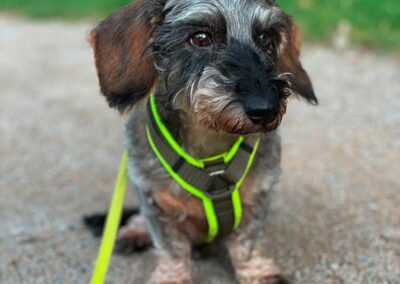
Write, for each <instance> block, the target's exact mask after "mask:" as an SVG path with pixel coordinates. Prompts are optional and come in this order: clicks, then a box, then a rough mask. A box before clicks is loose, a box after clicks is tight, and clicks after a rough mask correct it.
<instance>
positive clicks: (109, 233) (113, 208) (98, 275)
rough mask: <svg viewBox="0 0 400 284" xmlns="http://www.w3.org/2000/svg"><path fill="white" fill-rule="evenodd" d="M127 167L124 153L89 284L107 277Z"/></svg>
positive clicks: (96, 283) (97, 282) (119, 218)
mask: <svg viewBox="0 0 400 284" xmlns="http://www.w3.org/2000/svg"><path fill="white" fill-rule="evenodd" d="M127 167H128V154H127V152H126V151H124V152H123V154H122V158H121V165H120V167H119V172H118V177H117V181H116V183H115V187H114V195H113V198H112V201H111V205H110V209H109V212H108V215H107V220H106V226H105V228H104V232H103V237H102V241H101V246H100V250H99V254H98V256H97V261H96V267H95V270H94V272H93V275H92V279H91V281H90V283H91V284H103V283H104V280H105V278H106V275H107V270H108V266H109V263H110V259H111V255H112V252H113V249H114V243H115V238H116V236H117V231H118V227H119V223H120V221H121V213H122V207H123V204H124V197H125V191H126V187H127V184H128V171H127Z"/></svg>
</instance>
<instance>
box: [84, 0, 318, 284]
mask: <svg viewBox="0 0 400 284" xmlns="http://www.w3.org/2000/svg"><path fill="white" fill-rule="evenodd" d="M89 42H90V44H91V46H92V48H93V50H94V58H95V63H96V67H97V71H98V77H99V82H100V87H101V92H102V94H103V95H104V96H105V97H106V99H107V101H108V103H109V105H110V106H111V107H113V108H116V109H117V110H119V111H120V112H121V113H125V112H129V119H128V122H127V124H126V135H125V138H126V139H125V146H126V149H127V151H128V157H129V162H128V168H129V176H130V179H131V181H132V183H133V185H134V188H135V190H136V192H137V195H138V197H139V201H140V214H138V215H135V216H132V217H131V220H130V221H129V223H128V224H127V225H126V226H125V227H124V228H122V229H121V230H120V232H119V240H120V241H124V240H125V241H129V243H130V244H131V245H132V246H134V247H136V248H143V247H146V246H150V245H153V246H154V247H155V249H156V252H157V265H156V268H155V270H154V271H153V272H152V275H151V276H150V279H149V283H153V284H155V283H158V284H161V283H165V284H166V283H192V278H191V262H192V260H191V251H192V247H193V245H201V244H204V243H205V242H208V241H207V236H208V235H209V233H210V227H211V221H210V220H211V219H212V218H214V217H215V216H217V215H218V214H217V213H218V212H217V213H216V214H214V215H212V214H211V215H210V216H211V217H210V216H208V215H207V214H206V212H205V205H204V204H203V203H202V200H200V199H199V198H198V196H195V195H194V194H193V193H191V192H188V191H187V190H184V189H183V188H182V184H180V183H179V182H177V180H178V179H177V178H173V176H172V175H171V172H169V171H172V170H173V169H172V170H171V169H169V171H168V170H167V168H168V163H167V162H165V161H164V164H163V163H162V162H161V160H160V157H159V156H160V155H158V156H157V153H156V152H157V146H154V145H151V143H149V141H150V140H149V139H151V135H150V134H149V133H151V131H150V130H149V126H148V125H149V123H150V124H151V123H152V122H149V121H151V120H154V119H156V120H157V117H158V116H159V120H160V121H162V124H163V125H164V126H165V128H166V129H167V131H168V133H170V135H171V137H173V139H174V140H175V142H176V144H178V145H179V146H178V147H180V149H181V151H182V152H185V153H187V155H188V156H190V157H193V159H204V158H207V157H210V156H216V155H218V154H220V153H226V152H227V151H229V150H230V149H232V147H233V145H235V144H236V143H237V141H238V139H239V137H243V139H244V140H242V142H241V143H245V142H243V141H250V140H251V139H253V140H251V141H253V144H252V145H250V146H249V145H247V144H242V146H240V147H239V148H241V149H244V151H243V153H245V152H246V151H245V150H246V148H250V150H251V151H254V149H255V147H256V146H257V150H256V153H255V155H254V156H253V160H252V162H251V166H250V163H249V169H247V170H248V172H247V173H246V178H245V179H244V180H242V181H241V182H242V184H241V186H240V188H239V189H238V194H239V197H240V204H239V205H240V207H238V208H240V210H239V209H237V210H236V209H232V208H231V207H232V206H233V205H232V203H231V202H230V201H229V200H228V205H227V206H228V207H229V206H231V207H229V210H227V211H226V212H230V213H229V214H230V215H229V214H228V215H226V214H225V215H223V214H222V215H223V216H228V217H227V219H224V218H225V217H224V218H223V217H221V216H222V215H221V216H219V215H218V216H217V217H215V218H217V224H218V225H219V226H220V227H221V228H225V227H226V226H225V225H226V224H225V223H224V222H225V221H224V220H231V221H232V218H233V217H232V218H230V217H231V215H232V214H233V213H232V212H233V211H235V212H234V214H236V213H238V212H239V213H241V214H242V215H241V218H240V222H236V221H237V220H238V219H235V224H236V225H235V228H233V229H232V230H228V231H226V230H225V232H224V233H223V234H221V235H217V236H216V235H215V234H214V236H213V237H215V239H216V240H218V242H219V243H221V244H223V248H226V250H227V252H228V254H229V256H230V258H231V262H232V264H233V267H234V269H235V273H236V277H237V279H238V281H239V282H240V283H241V284H263V283H289V280H287V279H285V278H284V277H283V276H282V275H283V273H282V272H281V271H280V269H279V268H278V267H277V266H276V265H275V264H274V262H273V260H271V259H270V258H268V256H267V255H265V254H264V249H263V246H264V241H265V238H266V236H265V222H264V221H265V218H266V216H267V211H268V204H269V195H270V192H271V189H272V188H273V187H274V186H275V185H276V184H277V182H278V180H279V176H280V172H281V169H280V160H281V142H280V137H279V134H278V132H277V131H276V128H278V126H279V125H280V123H281V121H282V118H283V116H284V114H285V112H286V108H287V104H288V99H289V97H291V96H295V97H300V98H304V99H305V100H306V101H307V102H309V103H311V104H317V102H318V101H317V98H316V96H315V94H314V91H313V86H312V83H311V81H310V78H309V76H308V75H307V73H306V71H305V70H304V69H303V67H302V65H301V62H300V59H299V55H300V36H299V31H298V28H297V26H296V25H295V24H294V22H293V20H292V18H291V17H290V16H289V15H288V14H286V13H285V12H284V11H283V10H282V9H281V8H280V7H279V5H278V4H277V3H276V2H275V1H273V0H137V1H136V2H134V3H133V4H131V5H129V6H126V7H124V8H122V9H120V10H118V11H116V12H114V13H113V14H112V15H111V16H109V17H108V18H107V19H106V20H104V21H103V22H101V23H100V24H99V25H98V26H97V27H96V28H95V29H94V30H93V31H92V32H91V33H90V36H89ZM150 94H153V95H150ZM151 99H152V100H153V105H150V102H149V101H150V100H151ZM152 107H154V108H157V113H153V114H152V110H151V108H152ZM153 116H154V117H153ZM157 123H158V122H157ZM157 123H156V124H155V125H153V126H152V127H153V128H156V130H155V132H158V130H159V129H158V128H159V126H158V125H157ZM149 135H150V136H149ZM154 135H158V134H157V133H156V134H154ZM157 139H159V140H160V139H161V140H162V139H163V136H162V135H161V138H157ZM247 139H250V140H247ZM153 142H154V141H153ZM175 142H174V143H175ZM154 143H155V142H154ZM154 143H153V144H154ZM159 143H161V144H162V145H164V146H165V147H167V148H170V146H169V143H170V142H168V141H167V142H165V141H163V142H159ZM246 143H247V142H246ZM245 146H246V147H245ZM171 149H172V148H171ZM171 149H169V150H168V151H171ZM247 150H248V149H247ZM160 151H161V150H160ZM251 151H250V152H251ZM172 152H173V151H172ZM159 154H160V153H159ZM185 155H186V154H185ZM161 156H162V153H161ZM179 161H180V163H181V164H184V163H186V164H188V163H189V162H187V161H185V160H184V159H182V158H179ZM188 161H190V160H189V159H188ZM245 162H246V163H247V162H249V159H246V160H245ZM232 163H233V162H232ZM165 164H167V165H165ZM236 164H237V165H238V166H239V167H241V168H243V166H242V165H239V162H236ZM242 164H243V161H242ZM170 166H171V167H172V165H170ZM175 166H176V165H174V167H175ZM188 167H192V168H194V166H193V165H188ZM193 170H194V171H197V169H193ZM242 172H243V170H242ZM242 172H241V173H242ZM196 173H197V172H196ZM201 174H204V172H201V173H199V175H201ZM206 174H207V173H206ZM214 174H215V175H221V179H220V181H226V176H223V175H224V169H223V170H222V171H214V172H212V173H209V176H207V175H206V177H205V178H204V179H205V180H206V181H208V179H211V178H212V176H213V175H214ZM195 181H196V182H197V181H198V182H201V180H199V179H197V180H196V179H195ZM235 182H236V181H232V180H231V181H230V182H227V184H228V185H227V187H229V186H231V185H232V184H235ZM232 194H233V193H232ZM211 197H212V198H214V197H215V195H214V196H213V195H211ZM236 197H237V196H236ZM215 200H217V199H216V198H215ZM215 200H214V201H215ZM226 200H227V199H225V201H226ZM215 202H216V201H215ZM215 204H216V203H215ZM215 204H214V206H215V208H216V207H217V205H215ZM236 205H237V204H236ZM239 205H237V206H239ZM215 208H214V209H215ZM235 208H236V207H235ZM215 211H218V210H217V209H215ZM214 213H215V212H214ZM239 213H238V214H239ZM238 214H236V215H237V216H238ZM236 215H235V218H236V217H237V216H236ZM213 216H214V217H213ZM208 217H210V218H209V219H208ZM214 221H215V220H214ZM231 221H229V222H231ZM227 222H228V221H227ZM214 225H215V224H214ZM230 225H232V224H230ZM221 230H222V229H221ZM214 233H215V232H214Z"/></svg>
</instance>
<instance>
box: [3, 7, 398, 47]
mask: <svg viewBox="0 0 400 284" xmlns="http://www.w3.org/2000/svg"><path fill="white" fill-rule="evenodd" d="M130 2H131V1H130V0H68V1H59V0H58V1H57V0H0V10H3V11H11V12H12V13H18V14H23V15H26V16H28V17H32V18H55V17H61V18H64V19H69V20H71V19H72V20H74V19H79V18H93V19H99V18H102V17H105V16H106V15H108V14H109V13H110V12H111V11H113V10H115V9H117V8H118V7H120V6H123V5H126V4H128V3H130ZM278 3H279V4H280V5H281V6H282V7H283V8H284V9H285V10H286V11H287V12H289V13H290V14H292V15H293V16H294V17H295V19H296V21H297V22H298V23H299V24H300V26H301V27H302V29H303V33H304V37H305V39H306V40H307V41H309V42H323V43H331V42H335V41H336V38H337V37H343V36H344V37H348V40H349V41H350V42H351V43H353V44H357V45H360V46H365V47H371V48H374V49H377V50H383V51H389V52H395V53H397V54H398V53H400V51H399V50H400V0H380V1H379V0H280V1H278ZM346 34H348V36H347V35H346ZM343 40H344V41H346V40H347V39H342V41H343ZM340 41H341V39H339V44H340Z"/></svg>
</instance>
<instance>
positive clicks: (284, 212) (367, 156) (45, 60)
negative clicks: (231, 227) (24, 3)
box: [0, 16, 400, 284]
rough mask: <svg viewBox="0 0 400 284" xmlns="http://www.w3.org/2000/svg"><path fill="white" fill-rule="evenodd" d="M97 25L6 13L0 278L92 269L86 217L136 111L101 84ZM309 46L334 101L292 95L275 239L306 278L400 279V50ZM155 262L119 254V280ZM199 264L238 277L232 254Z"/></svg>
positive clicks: (321, 86) (2, 25)
mask: <svg viewBox="0 0 400 284" xmlns="http://www.w3.org/2000/svg"><path fill="white" fill-rule="evenodd" d="M92 25H93V24H92V23H84V22H81V23H63V22H27V21H24V20H16V19H13V18H10V17H7V16H0V66H1V68H0V137H1V140H0V141H1V143H0V193H1V195H0V196H1V197H0V224H1V231H0V283H3V284H11V283H12V284H14V283H52V284H53V283H87V282H88V280H89V278H90V274H91V270H92V265H93V262H94V260H95V258H96V254H97V250H98V247H99V240H95V239H93V237H92V236H91V235H90V234H89V233H88V232H87V231H86V230H85V229H84V228H83V226H82V225H81V222H80V220H81V217H82V215H84V214H87V213H91V212H96V211H103V210H105V209H106V208H107V207H108V202H109V199H110V195H111V191H112V188H113V183H114V178H115V175H116V171H117V167H118V163H119V156H120V153H121V150H122V142H121V141H122V129H123V127H122V126H123V122H124V118H123V117H119V116H118V115H117V113H115V112H114V111H112V110H110V109H108V108H107V106H106V104H105V103H104V100H103V98H102V97H101V96H100V95H99V94H98V84H97V78H96V75H95V70H94V67H93V62H92V55H91V51H90V49H89V47H88V45H87V44H86V42H85V37H86V35H87V33H88V31H89V29H90V26H92ZM303 56H304V63H305V66H306V67H307V69H308V70H309V72H310V74H311V77H312V78H313V81H314V84H315V89H316V93H317V95H318V96H319V98H320V102H321V104H320V106H319V107H312V106H308V105H306V104H304V103H302V102H299V101H292V102H291V104H290V105H289V109H288V114H287V116H286V118H285V120H284V123H283V125H282V127H281V132H282V136H283V140H284V156H283V169H284V174H283V177H282V181H281V183H280V186H279V188H278V190H277V191H276V192H275V197H274V202H273V205H272V210H271V214H270V218H269V220H268V223H269V224H268V226H267V230H268V232H269V244H268V247H266V251H267V252H268V253H269V255H270V256H271V257H274V258H275V259H276V261H277V263H279V264H280V265H281V266H282V267H283V268H284V269H285V271H287V272H288V273H289V274H292V275H293V278H294V280H295V283H307V284H309V283H318V284H320V283H349V284H354V283H360V284H361V283H362V284H365V283H377V284H381V283H392V284H394V283H400V210H399V205H400V195H399V190H400V178H399V165H400V139H399V138H400V62H398V61H396V60H394V59H392V58H386V57H382V56H378V55H375V54H372V53H369V52H363V51H357V50H346V51H337V50H332V49H330V48H327V47H322V46H312V47H306V48H305V50H304V54H303ZM127 199H128V201H127V202H128V203H129V204H130V205H132V204H134V203H135V202H136V201H135V197H134V196H133V194H129V195H128V198H127ZM153 260H154V257H153V254H152V252H147V253H143V254H139V255H135V256H133V257H130V258H127V257H121V256H115V257H114V258H113V261H112V266H111V269H110V273H109V275H108V282H107V283H143V281H144V279H145V278H146V277H148V275H149V272H150V271H151V270H152V268H153ZM216 264H218V265H216ZM193 274H194V275H195V278H196V283H207V284H208V283H234V281H233V280H232V278H231V274H232V272H231V271H230V270H229V267H228V265H226V263H225V262H223V261H222V262H221V260H219V259H210V260H201V261H197V262H196V263H195V269H194V271H193ZM204 275H209V276H210V277H209V278H208V279H206V278H205V277H204ZM211 275H212V276H211Z"/></svg>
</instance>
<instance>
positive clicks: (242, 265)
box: [227, 209, 290, 284]
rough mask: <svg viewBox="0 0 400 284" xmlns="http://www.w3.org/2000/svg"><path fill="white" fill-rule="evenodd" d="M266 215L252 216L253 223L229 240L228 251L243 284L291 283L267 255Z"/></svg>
mask: <svg viewBox="0 0 400 284" xmlns="http://www.w3.org/2000/svg"><path fill="white" fill-rule="evenodd" d="M265 210H266V209H265ZM253 213H254V212H253ZM265 214H266V212H265ZM265 214H252V217H251V221H250V222H248V223H247V224H245V225H242V226H241V227H240V228H239V229H238V230H237V232H234V234H233V235H231V236H230V237H229V238H228V240H227V249H228V251H229V254H230V257H231V260H232V264H233V266H234V268H235V272H236V277H237V279H238V280H239V282H240V283H241V284H289V283H290V282H289V281H288V280H287V279H285V278H284V277H283V276H282V274H281V271H280V269H279V267H278V266H277V265H276V264H275V263H274V261H273V260H272V259H271V258H268V257H267V255H266V253H265V237H266V236H265V222H264V221H263V220H264V218H265Z"/></svg>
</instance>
